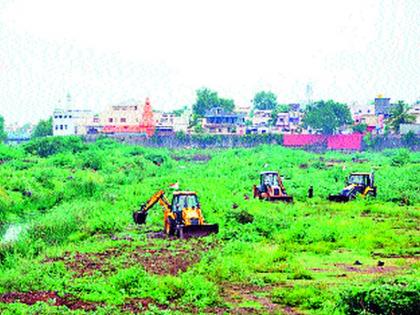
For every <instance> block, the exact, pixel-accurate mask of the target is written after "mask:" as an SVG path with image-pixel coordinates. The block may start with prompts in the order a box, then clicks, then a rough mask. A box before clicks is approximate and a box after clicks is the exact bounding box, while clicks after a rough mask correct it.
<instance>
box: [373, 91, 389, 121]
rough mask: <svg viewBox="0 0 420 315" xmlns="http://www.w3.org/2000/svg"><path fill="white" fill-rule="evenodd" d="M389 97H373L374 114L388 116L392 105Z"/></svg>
mask: <svg viewBox="0 0 420 315" xmlns="http://www.w3.org/2000/svg"><path fill="white" fill-rule="evenodd" d="M390 100H391V99H390V98H389V97H382V96H378V97H377V98H375V115H376V116H380V115H383V117H384V118H385V119H386V118H389V116H390V114H391V110H392V108H393V107H394V104H391V102H390Z"/></svg>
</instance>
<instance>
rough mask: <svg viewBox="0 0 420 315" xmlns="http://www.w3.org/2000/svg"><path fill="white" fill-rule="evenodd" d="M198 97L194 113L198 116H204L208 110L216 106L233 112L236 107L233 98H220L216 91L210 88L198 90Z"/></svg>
mask: <svg viewBox="0 0 420 315" xmlns="http://www.w3.org/2000/svg"><path fill="white" fill-rule="evenodd" d="M196 94H197V99H196V101H195V104H194V105H193V113H194V114H195V116H197V117H202V116H204V115H205V114H206V112H207V111H208V110H210V109H212V108H214V107H222V108H223V109H224V110H225V111H226V112H231V111H233V109H234V108H235V103H234V101H233V100H232V99H224V98H220V97H219V95H218V94H217V92H216V91H212V90H210V89H208V88H201V89H198V90H197V91H196Z"/></svg>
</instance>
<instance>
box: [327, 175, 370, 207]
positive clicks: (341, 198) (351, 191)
mask: <svg viewBox="0 0 420 315" xmlns="http://www.w3.org/2000/svg"><path fill="white" fill-rule="evenodd" d="M376 194H377V187H376V186H375V177H374V174H373V173H351V174H350V175H349V177H348V179H347V182H346V187H344V188H343V190H342V191H341V192H340V193H339V194H338V195H329V196H328V200H330V201H336V202H347V201H350V200H353V199H355V198H356V196H357V195H359V196H361V197H362V198H365V197H366V196H372V197H376Z"/></svg>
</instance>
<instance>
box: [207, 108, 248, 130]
mask: <svg viewBox="0 0 420 315" xmlns="http://www.w3.org/2000/svg"><path fill="white" fill-rule="evenodd" d="M244 125H245V120H244V116H243V115H242V114H236V113H228V112H225V111H224V109H223V108H221V107H214V108H212V109H211V110H209V111H208V112H207V113H206V115H205V116H204V119H203V121H202V127H203V129H204V131H205V132H207V133H210V134H236V133H238V128H240V129H241V130H242V127H243V126H244Z"/></svg>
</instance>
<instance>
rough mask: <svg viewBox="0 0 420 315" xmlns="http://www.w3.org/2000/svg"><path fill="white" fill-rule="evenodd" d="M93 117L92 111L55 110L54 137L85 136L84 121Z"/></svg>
mask: <svg viewBox="0 0 420 315" xmlns="http://www.w3.org/2000/svg"><path fill="white" fill-rule="evenodd" d="M89 116H92V111H90V110H83V109H58V108H57V109H55V110H54V114H53V135H54V136H71V135H84V134H86V128H85V127H84V126H85V124H84V121H85V120H86V118H87V117H89Z"/></svg>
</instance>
